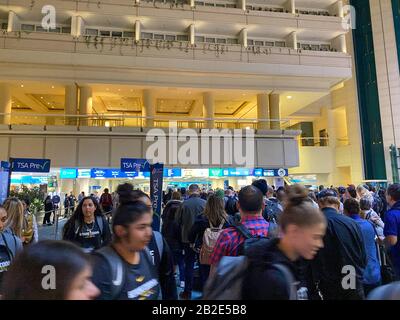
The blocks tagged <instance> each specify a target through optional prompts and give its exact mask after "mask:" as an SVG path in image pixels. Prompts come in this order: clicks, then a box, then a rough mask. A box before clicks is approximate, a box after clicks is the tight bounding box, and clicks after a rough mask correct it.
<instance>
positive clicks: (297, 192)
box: [279, 184, 326, 232]
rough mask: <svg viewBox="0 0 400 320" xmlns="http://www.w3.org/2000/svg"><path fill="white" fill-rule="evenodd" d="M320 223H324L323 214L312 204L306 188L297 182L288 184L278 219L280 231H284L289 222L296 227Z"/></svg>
mask: <svg viewBox="0 0 400 320" xmlns="http://www.w3.org/2000/svg"><path fill="white" fill-rule="evenodd" d="M320 223H323V224H325V225H326V219H325V216H324V215H323V213H322V212H321V211H320V210H319V209H318V208H316V207H315V206H314V204H313V202H312V200H311V199H310V198H309V196H308V191H307V189H306V188H305V187H303V186H301V185H299V184H295V185H292V186H289V187H288V188H287V200H286V206H285V209H284V210H283V212H282V214H281V216H280V219H279V224H280V227H281V229H282V231H283V232H284V231H285V230H286V228H287V227H288V226H289V225H291V224H292V225H296V226H298V227H311V226H314V225H317V224H320Z"/></svg>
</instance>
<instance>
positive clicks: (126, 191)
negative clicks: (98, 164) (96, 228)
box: [117, 183, 134, 204]
mask: <svg viewBox="0 0 400 320" xmlns="http://www.w3.org/2000/svg"><path fill="white" fill-rule="evenodd" d="M133 190H134V188H133V185H132V184H131V183H124V184H120V185H119V186H118V188H117V194H118V199H119V203H121V204H127V203H128V202H131V201H132V192H133Z"/></svg>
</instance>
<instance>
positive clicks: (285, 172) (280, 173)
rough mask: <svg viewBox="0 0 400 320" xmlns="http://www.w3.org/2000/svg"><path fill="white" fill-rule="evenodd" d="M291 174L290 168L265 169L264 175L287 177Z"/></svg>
mask: <svg viewBox="0 0 400 320" xmlns="http://www.w3.org/2000/svg"><path fill="white" fill-rule="evenodd" d="M288 175H289V170H288V169H283V168H281V169H264V171H263V176H264V177H287V176H288Z"/></svg>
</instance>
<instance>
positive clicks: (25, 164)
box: [11, 158, 50, 172]
mask: <svg viewBox="0 0 400 320" xmlns="http://www.w3.org/2000/svg"><path fill="white" fill-rule="evenodd" d="M11 170H12V172H50V159H27V158H15V159H14V158H13V159H11Z"/></svg>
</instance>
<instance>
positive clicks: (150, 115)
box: [142, 89, 156, 128]
mask: <svg viewBox="0 0 400 320" xmlns="http://www.w3.org/2000/svg"><path fill="white" fill-rule="evenodd" d="M155 114H156V95H155V91H154V90H152V89H145V90H143V109H142V116H143V117H147V118H146V119H144V120H143V127H151V128H152V127H154V116H155Z"/></svg>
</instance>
